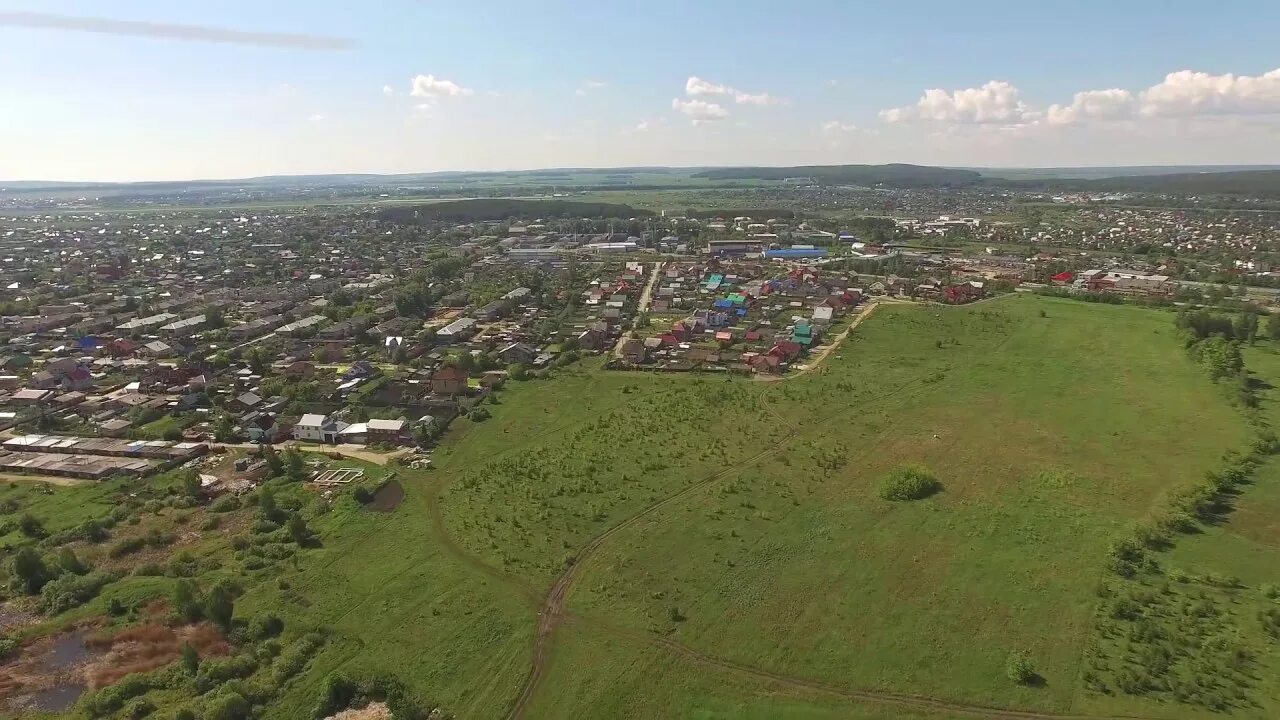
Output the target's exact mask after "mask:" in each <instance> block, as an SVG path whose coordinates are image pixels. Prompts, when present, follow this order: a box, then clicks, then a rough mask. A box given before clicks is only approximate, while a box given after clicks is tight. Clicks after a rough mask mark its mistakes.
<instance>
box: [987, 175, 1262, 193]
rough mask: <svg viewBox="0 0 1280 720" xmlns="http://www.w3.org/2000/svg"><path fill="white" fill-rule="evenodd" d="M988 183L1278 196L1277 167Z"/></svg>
mask: <svg viewBox="0 0 1280 720" xmlns="http://www.w3.org/2000/svg"><path fill="white" fill-rule="evenodd" d="M988 182H989V183H990V184H992V185H998V186H1001V187H1009V188H1017V189H1021V190H1044V191H1046V192H1134V193H1156V194H1169V195H1244V196H1249V197H1258V198H1280V170H1246V171H1239V172H1195V173H1176V174H1172V175H1137V176H1128V177H1109V178H1099V179H1096V180H1081V179H1066V178H1062V179H1053V178H1047V179H1043V180H1004V179H990V180H988Z"/></svg>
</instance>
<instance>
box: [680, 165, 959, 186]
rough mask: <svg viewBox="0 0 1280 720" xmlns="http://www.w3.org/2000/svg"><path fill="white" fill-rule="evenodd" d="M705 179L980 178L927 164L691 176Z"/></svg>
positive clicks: (895, 182) (909, 182) (919, 181)
mask: <svg viewBox="0 0 1280 720" xmlns="http://www.w3.org/2000/svg"><path fill="white" fill-rule="evenodd" d="M693 177H695V178H705V179H708V180H785V179H787V178H813V179H814V180H816V181H818V182H821V183H831V184H841V183H849V184H855V185H889V186H892V187H955V186H964V185H974V184H976V183H978V182H979V181H980V180H981V179H982V176H981V175H980V174H979V173H977V172H975V171H973V170H959V169H955V168H942V167H930V166H927V165H904V164H900V163H893V164H889V165H802V166H798V167H742V168H716V169H713V170H704V171H702V172H699V173H694V174H693Z"/></svg>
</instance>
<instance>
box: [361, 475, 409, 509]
mask: <svg viewBox="0 0 1280 720" xmlns="http://www.w3.org/2000/svg"><path fill="white" fill-rule="evenodd" d="M402 502H404V487H403V486H401V485H400V481H399V480H392V481H391V482H389V483H387V484H386V485H383V486H382V487H381V488H379V489H378V492H376V493H374V494H373V502H371V503H369V506H368V507H369V509H370V510H373V511H374V512H383V513H389V512H391V511H392V510H395V509H396V508H398V507H400V503H402Z"/></svg>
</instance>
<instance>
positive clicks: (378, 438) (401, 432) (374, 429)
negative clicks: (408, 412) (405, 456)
mask: <svg viewBox="0 0 1280 720" xmlns="http://www.w3.org/2000/svg"><path fill="white" fill-rule="evenodd" d="M365 428H366V431H365V437H366V438H367V442H368V443H369V444H371V445H372V444H375V443H382V444H387V445H399V444H401V443H403V442H405V441H406V440H408V439H409V438H408V433H407V432H406V425H405V421H404V420H378V419H373V420H370V421H369V422H367V423H365Z"/></svg>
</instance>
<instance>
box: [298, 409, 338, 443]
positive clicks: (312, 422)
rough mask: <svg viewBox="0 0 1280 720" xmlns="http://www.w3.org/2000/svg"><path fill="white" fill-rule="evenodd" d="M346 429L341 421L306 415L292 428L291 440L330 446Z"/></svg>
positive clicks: (317, 415) (310, 414)
mask: <svg viewBox="0 0 1280 720" xmlns="http://www.w3.org/2000/svg"><path fill="white" fill-rule="evenodd" d="M346 427H347V424H346V423H345V422H343V421H341V420H335V419H333V418H329V417H325V416H324V415H319V414H314V413H308V414H306V415H303V416H302V419H301V420H299V421H298V423H297V424H296V425H294V426H293V439H294V440H302V441H305V442H317V443H331V444H332V443H336V442H338V435H339V434H340V433H341V432H342V431H343V430H344V429H346Z"/></svg>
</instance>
